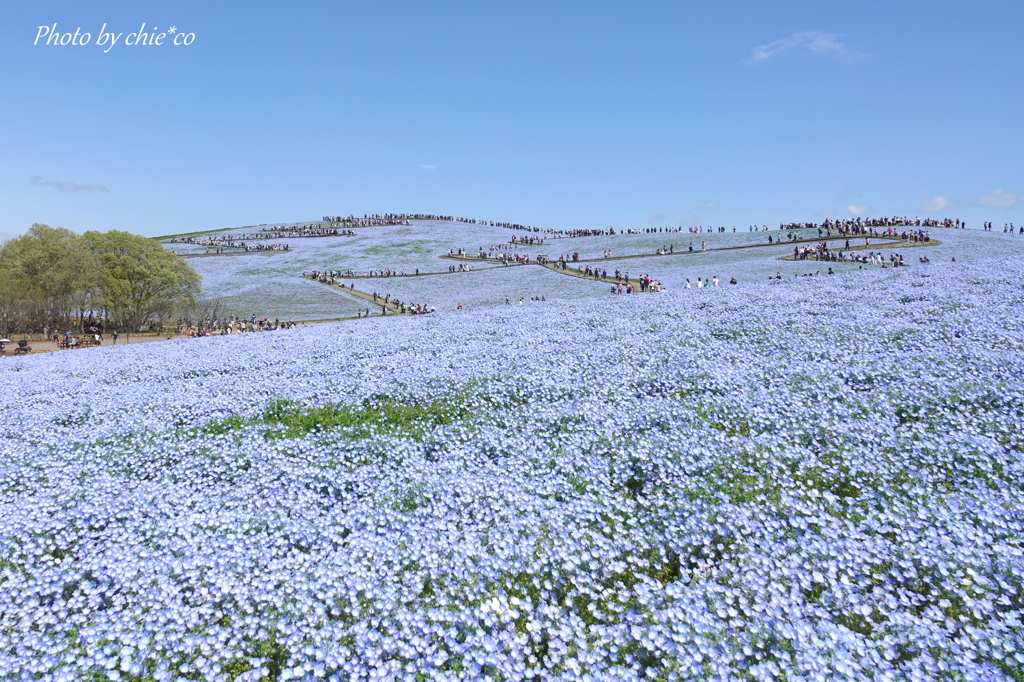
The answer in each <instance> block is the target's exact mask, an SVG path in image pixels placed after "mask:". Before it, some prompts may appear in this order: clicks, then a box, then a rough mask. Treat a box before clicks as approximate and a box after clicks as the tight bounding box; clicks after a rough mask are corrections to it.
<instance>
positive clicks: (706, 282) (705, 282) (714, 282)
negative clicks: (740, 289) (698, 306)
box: [683, 275, 782, 289]
mask: <svg viewBox="0 0 1024 682" xmlns="http://www.w3.org/2000/svg"><path fill="white" fill-rule="evenodd" d="M768 279H772V277H771V275H769V276H768ZM779 279H782V275H779ZM729 284H738V282H737V281H736V278H735V277H730V278H729ZM717 286H718V275H715V276H714V277H712V278H711V279H701V278H700V277H698V278H697V283H696V284H692V285H691V284H690V278H689V277H687V278H686V284H684V285H683V287H684V288H686V289H690V288H691V287H692V288H696V289H704V288H706V287H717Z"/></svg>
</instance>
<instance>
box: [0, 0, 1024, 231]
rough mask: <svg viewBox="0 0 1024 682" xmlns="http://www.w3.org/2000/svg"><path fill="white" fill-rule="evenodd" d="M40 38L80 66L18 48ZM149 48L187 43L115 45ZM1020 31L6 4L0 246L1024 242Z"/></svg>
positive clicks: (920, 7) (758, 10)
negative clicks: (785, 232)
mask: <svg viewBox="0 0 1024 682" xmlns="http://www.w3.org/2000/svg"><path fill="white" fill-rule="evenodd" d="M54 23H56V24H57V33H59V34H64V33H68V32H70V33H74V31H75V30H76V29H78V28H79V27H80V28H81V31H82V32H83V33H84V32H90V33H91V34H92V35H91V43H90V44H87V45H84V46H78V45H75V46H73V45H63V46H59V45H53V44H51V45H46V44H45V42H46V39H47V36H45V35H44V36H43V37H42V38H40V39H39V40H38V44H33V42H34V41H36V38H37V34H38V33H39V27H40V26H48V27H51V26H52V25H53V24H54ZM104 23H106V24H107V31H108V32H113V33H115V34H118V33H119V34H121V37H120V40H119V42H118V43H116V44H115V45H114V46H113V47H111V48H110V49H109V51H106V52H105V51H104V50H105V49H106V48H107V47H109V45H107V46H102V47H101V46H97V45H96V44H95V43H96V42H97V40H98V34H99V32H100V29H101V27H102V25H103V24H104ZM143 23H145V24H146V30H145V32H147V33H150V32H151V31H153V30H154V27H155V28H157V29H159V31H160V32H166V31H167V30H168V29H169V28H170V27H172V26H174V27H176V29H177V31H176V33H175V34H170V35H169V37H167V38H165V39H164V44H163V45H159V46H158V45H125V44H124V41H125V39H126V38H127V37H128V34H130V33H132V32H137V31H138V30H139V28H140V27H141V25H142V24H143ZM1022 25H1024V5H1022V4H1021V3H1012V2H998V3H997V2H978V3H923V2H918V3H900V2H825V1H818V2H786V3H762V2H719V3H679V2H674V3H669V2H665V3H653V2H652V3H640V4H633V3H601V2H587V3H559V2H532V1H529V0H527V1H518V2H515V3H511V2H510V3H480V2H472V3H470V2H466V3H422V2H418V3H403V2H373V3H370V2H366V3H351V2H323V3H314V2H302V1H301V0H297V1H294V2H287V3H261V2H249V3H214V2H208V1H207V2H201V3H200V2H188V1H179V2H175V3H142V2H81V1H79V2H45V3H39V2H37V3H29V2H13V1H12V2H7V3H3V4H2V5H0V92H2V93H3V97H2V99H0V101H2V102H3V105H4V106H2V107H0V236H2V237H10V236H12V235H15V234H18V233H21V232H23V231H24V230H25V229H27V228H28V227H29V225H31V224H32V223H33V222H44V223H48V224H51V225H62V226H64V227H68V228H71V229H73V230H76V231H84V230H88V229H101V230H103V229H121V230H129V231H133V232H137V233H140V234H146V235H159V234H166V233H172V232H183V231H193V230H202V229H212V228H220V227H233V226H239V225H250V224H258V223H271V222H283V221H297V220H306V219H314V218H319V217H320V216H323V215H325V214H339V213H340V214H348V213H357V214H362V213H364V212H384V211H409V212H412V211H417V212H437V213H450V214H455V215H463V216H470V217H477V218H485V219H493V220H508V221H514V222H521V223H528V224H533V225H540V226H543V227H554V228H564V229H567V228H585V227H605V226H607V225H614V226H616V227H620V228H628V227H637V228H643V227H647V226H648V225H680V224H683V225H694V224H705V225H727V226H732V225H736V226H741V227H745V226H747V225H750V224H752V223H758V224H769V225H777V224H778V223H779V222H780V221H786V222H789V221H820V220H821V219H822V218H823V217H825V216H831V217H848V216H851V215H854V214H861V215H881V214H886V215H892V214H898V215H919V216H935V217H942V216H952V217H961V218H965V219H967V220H968V221H969V222H970V223H972V224H973V225H974V226H977V225H979V224H980V222H981V221H982V220H992V221H994V222H995V223H996V224H997V225H998V226H999V227H1000V228H1001V226H1002V224H1003V223H1004V222H1007V221H1014V222H1016V223H1018V224H1019V223H1021V222H1024V172H1022V170H1021V166H1022V159H1024V154H1022V152H1024V136H1022V134H1021V129H1022V126H1021V123H1020V121H1021V114H1022V105H1024V95H1022V93H1024V88H1022V87H1021V86H1020V83H1021V82H1024V79H1022V75H1024V73H1022V65H1024V50H1021V48H1020V41H1019V30H1020V27H1021V26H1022ZM189 33H192V34H194V40H193V42H192V43H191V44H190V45H188V46H181V45H179V46H174V45H173V44H172V39H173V37H174V36H175V35H187V34H189Z"/></svg>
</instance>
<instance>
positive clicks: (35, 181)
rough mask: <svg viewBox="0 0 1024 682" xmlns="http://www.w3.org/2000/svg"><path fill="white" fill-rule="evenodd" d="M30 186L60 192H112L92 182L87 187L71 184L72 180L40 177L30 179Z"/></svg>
mask: <svg viewBox="0 0 1024 682" xmlns="http://www.w3.org/2000/svg"><path fill="white" fill-rule="evenodd" d="M28 184H30V185H32V186H33V187H52V188H54V189H55V190H57V191H58V192H109V191H110V190H109V189H107V188H106V187H104V186H103V185H97V184H96V183H95V182H90V183H89V184H87V185H83V184H81V183H77V182H71V181H70V180H43V179H42V178H41V177H39V176H38V175H33V176H31V177H29V179H28Z"/></svg>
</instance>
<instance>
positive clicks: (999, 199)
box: [978, 187, 1024, 208]
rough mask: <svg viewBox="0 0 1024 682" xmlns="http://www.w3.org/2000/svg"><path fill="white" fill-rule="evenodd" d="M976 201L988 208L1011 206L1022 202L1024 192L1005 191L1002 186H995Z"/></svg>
mask: <svg viewBox="0 0 1024 682" xmlns="http://www.w3.org/2000/svg"><path fill="white" fill-rule="evenodd" d="M978 203H979V204H981V205H982V206H988V207H989V208H1013V207H1014V206H1016V205H1017V204H1020V203H1024V194H1015V193H1014V192H1007V191H1006V190H1005V189H1003V188H1002V187H996V188H995V189H994V190H992V191H991V192H989V193H988V194H986V195H985V196H983V197H982V198H981V199H979V200H978Z"/></svg>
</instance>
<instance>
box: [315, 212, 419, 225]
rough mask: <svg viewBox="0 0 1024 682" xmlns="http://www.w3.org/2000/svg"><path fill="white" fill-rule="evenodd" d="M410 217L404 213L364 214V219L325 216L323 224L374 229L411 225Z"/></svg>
mask: <svg viewBox="0 0 1024 682" xmlns="http://www.w3.org/2000/svg"><path fill="white" fill-rule="evenodd" d="M409 220H410V216H407V215H405V214H403V213H374V214H373V215H368V214H365V213H364V214H363V217H362V218H357V217H356V216H354V215H347V216H340V215H335V216H330V215H325V216H324V218H323V222H325V223H331V224H332V225H339V226H344V227H374V226H377V225H411V224H412V223H410V222H409Z"/></svg>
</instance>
